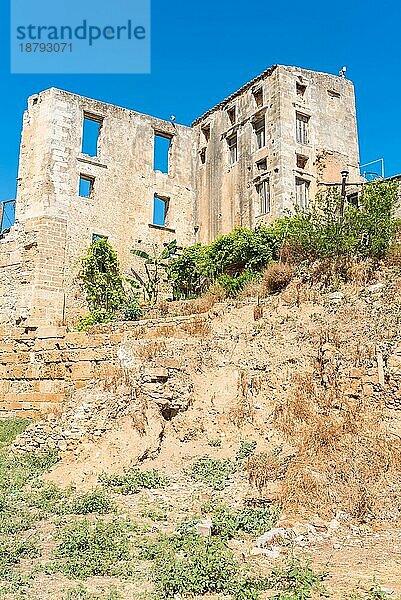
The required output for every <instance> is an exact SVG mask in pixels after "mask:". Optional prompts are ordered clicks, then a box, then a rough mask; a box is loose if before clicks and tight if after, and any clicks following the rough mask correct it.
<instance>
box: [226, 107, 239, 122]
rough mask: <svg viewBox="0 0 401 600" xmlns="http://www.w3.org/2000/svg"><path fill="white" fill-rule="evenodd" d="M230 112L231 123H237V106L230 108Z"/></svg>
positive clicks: (228, 112)
mask: <svg viewBox="0 0 401 600" xmlns="http://www.w3.org/2000/svg"><path fill="white" fill-rule="evenodd" d="M227 114H228V118H229V120H230V123H231V125H235V122H236V120H237V110H236V108H235V106H233V107H232V108H229V109H228V111H227Z"/></svg>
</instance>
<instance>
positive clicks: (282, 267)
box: [240, 262, 295, 298]
mask: <svg viewBox="0 0 401 600" xmlns="http://www.w3.org/2000/svg"><path fill="white" fill-rule="evenodd" d="M294 272H295V268H294V266H293V265H291V264H289V263H283V262H271V263H270V264H269V265H268V266H267V267H266V269H265V270H264V271H263V274H262V277H261V279H258V280H255V281H250V282H249V283H247V284H246V285H245V286H244V289H243V290H242V292H241V294H240V297H241V298H255V297H258V298H266V297H267V296H269V295H270V294H275V293H277V292H280V291H282V290H283V289H284V288H285V287H287V285H288V284H289V283H290V281H291V280H292V278H293V277H294Z"/></svg>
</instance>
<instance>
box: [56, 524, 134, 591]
mask: <svg viewBox="0 0 401 600" xmlns="http://www.w3.org/2000/svg"><path fill="white" fill-rule="evenodd" d="M56 539H57V540H58V541H59V542H60V544H59V545H58V547H57V549H56V551H55V557H56V561H55V562H54V563H52V565H50V566H49V569H50V570H51V571H61V572H62V573H64V574H65V575H66V576H67V577H70V578H77V579H86V578H87V577H91V576H95V575H110V576H112V575H123V576H124V575H126V574H127V571H128V569H129V561H130V560H131V552H130V544H129V524H128V523H126V522H120V521H116V520H114V521H111V522H108V523H107V522H104V521H101V520H99V519H98V520H96V521H95V522H93V523H91V522H89V521H88V520H87V519H83V520H81V519H80V520H77V521H74V522H72V523H70V524H68V525H66V526H64V527H62V528H61V529H60V530H59V531H58V532H57V534H56Z"/></svg>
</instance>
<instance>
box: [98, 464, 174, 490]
mask: <svg viewBox="0 0 401 600" xmlns="http://www.w3.org/2000/svg"><path fill="white" fill-rule="evenodd" d="M167 482H168V479H167V477H164V476H163V475H160V473H159V472H158V471H154V470H153V471H140V470H139V469H136V468H133V469H129V470H128V471H127V472H126V473H125V474H124V475H102V476H101V477H100V483H102V484H103V485H104V486H106V487H108V488H111V489H113V490H114V491H115V492H119V493H120V494H136V493H138V492H139V491H140V490H141V489H144V488H148V489H149V488H163V487H165V486H166V484H167Z"/></svg>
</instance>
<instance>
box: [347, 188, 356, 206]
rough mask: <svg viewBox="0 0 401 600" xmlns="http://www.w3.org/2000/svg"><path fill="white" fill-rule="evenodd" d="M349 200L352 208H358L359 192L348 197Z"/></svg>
mask: <svg viewBox="0 0 401 600" xmlns="http://www.w3.org/2000/svg"><path fill="white" fill-rule="evenodd" d="M347 200H348V202H349V203H350V204H352V206H356V207H357V208H358V192H353V193H352V194H349V195H348V196H347Z"/></svg>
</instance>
